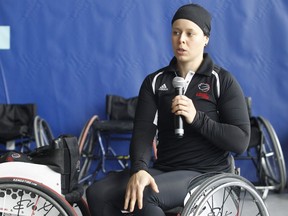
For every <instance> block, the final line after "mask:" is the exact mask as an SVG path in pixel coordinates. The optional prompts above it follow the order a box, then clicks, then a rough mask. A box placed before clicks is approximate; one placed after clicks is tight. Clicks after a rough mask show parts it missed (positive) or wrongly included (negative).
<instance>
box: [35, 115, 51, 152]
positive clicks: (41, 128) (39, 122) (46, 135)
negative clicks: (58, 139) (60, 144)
mask: <svg viewBox="0 0 288 216" xmlns="http://www.w3.org/2000/svg"><path fill="white" fill-rule="evenodd" d="M34 137H35V142H36V146H37V147H41V146H45V145H49V144H50V143H51V142H52V140H53V139H54V136H53V133H52V130H51V128H50V127H49V124H48V123H47V122H46V121H45V120H44V119H42V118H40V116H36V117H35V119H34Z"/></svg>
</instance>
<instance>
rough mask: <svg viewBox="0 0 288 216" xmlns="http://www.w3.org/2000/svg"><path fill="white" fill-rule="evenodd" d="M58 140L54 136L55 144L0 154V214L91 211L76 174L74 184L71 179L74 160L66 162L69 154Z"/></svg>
mask: <svg viewBox="0 0 288 216" xmlns="http://www.w3.org/2000/svg"><path fill="white" fill-rule="evenodd" d="M75 143H76V151H77V152H78V143H77V141H76V142H74V144H75ZM58 144H59V145H58ZM61 144H62V143H60V141H59V140H57V139H56V140H55V145H56V147H55V148H54V147H53V148H51V147H49V146H44V147H43V148H40V150H39V151H35V152H34V154H33V152H32V154H29V155H28V154H23V153H18V152H7V153H5V154H4V155H2V156H1V157H0V162H1V163H0V169H1V173H0V215H19V216H20V215H35V216H42V215H47V216H48V215H51V216H55V215H64V216H65V215H66V216H77V215H79V216H80V215H83V216H89V215H90V212H89V208H88V206H87V203H86V201H85V199H84V198H83V196H82V195H83V189H82V188H81V187H78V185H77V178H76V184H72V183H71V182H72V181H70V179H72V176H73V175H72V174H71V173H69V170H70V168H71V167H72V166H74V165H75V164H74V163H72V162H70V163H67V159H69V157H70V156H68V155H69V153H68V150H67V149H66V148H64V147H61ZM70 144H71V143H70ZM36 150H37V149H36ZM51 150H52V151H51ZM69 151H70V149H69ZM70 152H71V151H70ZM76 160H77V159H76ZM71 161H73V159H71ZM37 162H39V163H37ZM57 165H59V166H57ZM70 188H72V190H70Z"/></svg>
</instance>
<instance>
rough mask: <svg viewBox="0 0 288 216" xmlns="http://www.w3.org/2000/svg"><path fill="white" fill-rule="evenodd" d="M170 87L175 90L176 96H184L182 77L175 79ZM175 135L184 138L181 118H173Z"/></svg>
mask: <svg viewBox="0 0 288 216" xmlns="http://www.w3.org/2000/svg"><path fill="white" fill-rule="evenodd" d="M172 85H173V87H174V88H175V91H176V95H183V94H184V86H185V80H184V78H183V77H175V78H174V79H173V81H172ZM174 128H175V135H176V136H177V137H179V138H181V137H183V136H184V128H183V119H182V116H177V115H175V117H174Z"/></svg>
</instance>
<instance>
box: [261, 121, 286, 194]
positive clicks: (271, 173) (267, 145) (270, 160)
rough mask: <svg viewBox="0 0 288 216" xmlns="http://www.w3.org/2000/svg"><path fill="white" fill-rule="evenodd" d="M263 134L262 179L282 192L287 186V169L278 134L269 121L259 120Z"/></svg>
mask: <svg viewBox="0 0 288 216" xmlns="http://www.w3.org/2000/svg"><path fill="white" fill-rule="evenodd" d="M257 121H258V124H259V127H260V130H261V132H262V134H263V140H262V151H261V154H262V155H261V165H262V167H263V171H264V173H263V174H262V176H261V179H262V181H263V182H265V184H266V185H267V186H273V187H274V190H275V191H276V192H282V191H283V190H284V188H285V186H286V178H287V177H286V167H285V161H284V156H283V152H282V148H281V145H280V142H279V140H278V137H277V134H276V132H275V130H274V128H273V127H272V125H271V124H270V122H269V121H268V120H266V119H265V118H263V117H258V118H257Z"/></svg>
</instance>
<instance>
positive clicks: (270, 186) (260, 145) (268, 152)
mask: <svg viewBox="0 0 288 216" xmlns="http://www.w3.org/2000/svg"><path fill="white" fill-rule="evenodd" d="M246 102H247V106H248V112H249V116H250V122H251V138H250V143H249V146H248V149H247V150H246V151H245V152H244V153H243V154H241V155H237V154H234V155H233V156H234V158H235V161H236V164H237V162H239V165H237V167H238V172H240V170H241V169H240V167H241V161H244V160H246V161H247V160H248V161H251V162H252V164H253V165H254V167H255V170H256V177H257V179H256V180H255V181H253V184H254V185H255V186H256V188H257V189H258V190H260V191H262V192H263V194H262V197H263V198H264V199H265V198H266V197H267V195H268V192H269V191H270V190H271V191H275V192H278V193H280V192H282V191H283V190H284V189H285V187H286V182H287V176H286V166H285V160H284V156H283V152H282V148H281V144H280V142H279V139H278V137H277V134H276V132H275V130H274V128H273V126H272V125H271V123H270V122H269V121H268V120H267V119H265V118H264V117H262V116H252V111H251V108H252V99H251V98H250V97H246Z"/></svg>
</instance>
